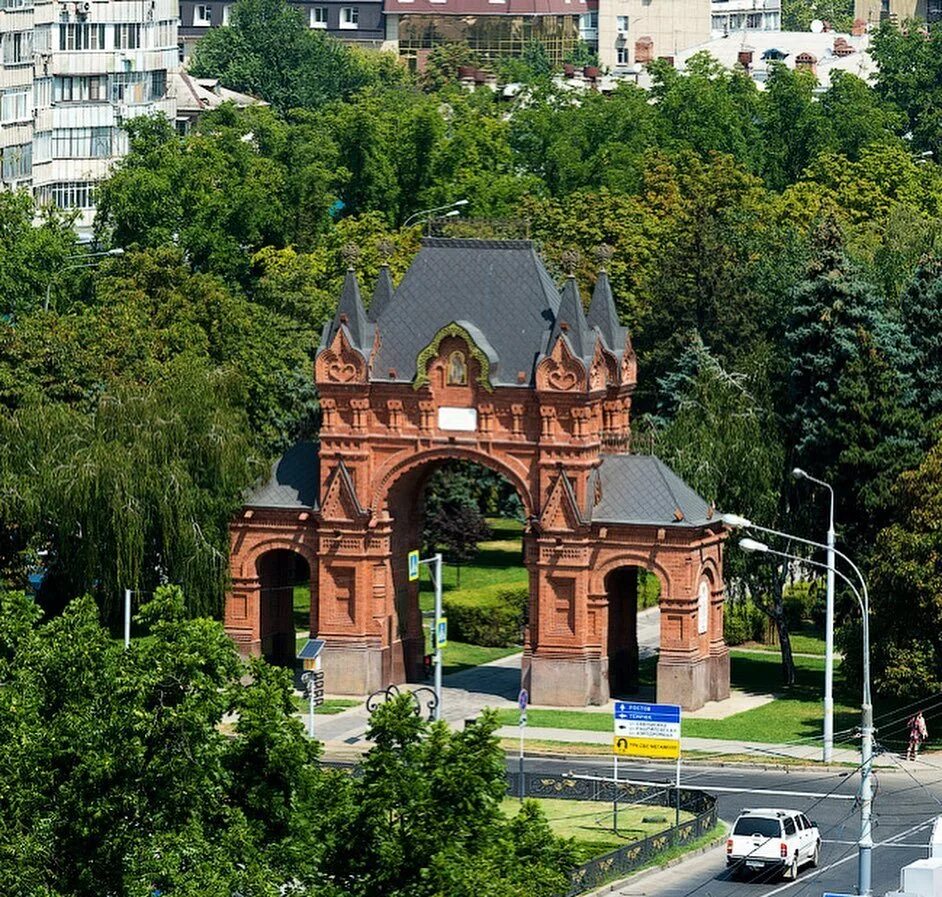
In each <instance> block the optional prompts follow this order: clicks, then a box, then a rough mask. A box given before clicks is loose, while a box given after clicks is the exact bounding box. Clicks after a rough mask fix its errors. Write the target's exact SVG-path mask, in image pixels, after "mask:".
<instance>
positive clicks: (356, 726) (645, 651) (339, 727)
mask: <svg viewBox="0 0 942 897" xmlns="http://www.w3.org/2000/svg"><path fill="white" fill-rule="evenodd" d="M659 638H660V612H659V611H658V608H656V607H653V608H649V609H648V610H645V611H641V612H640V613H639V614H638V653H639V655H640V657H641V658H642V659H643V658H646V657H650V656H652V655H653V654H655V653H656V652H657V649H658V643H659ZM522 656H523V655H522V654H513V655H511V656H509V657H502V658H500V659H499V660H495V661H492V662H491V663H486V664H482V665H481V666H477V667H473V668H471V669H467V670H462V671H460V672H458V673H453V674H452V675H450V676H445V677H444V679H443V683H442V684H443V694H442V706H443V719H445V721H446V722H448V723H449V724H450V725H452V726H453V727H455V728H461V727H462V726H463V725H464V723H465V721H466V720H468V719H473V718H474V717H476V716H478V715H479V714H480V713H481V711H482V710H483V709H484V708H485V707H493V708H495V709H505V708H516V706H517V695H518V694H519V691H520V661H521V658H522ZM645 697H646V696H645V695H643V694H642V695H639V698H640V699H642V700H644V699H645ZM647 697H649V698H650V699H653V695H650V696H647ZM772 700H774V698H773V696H772V695H770V694H753V693H749V692H742V691H735V690H734V691H733V693H732V694H731V696H730V698H729V700H726V701H714V702H711V703H709V704H707V705H706V706H705V707H702V708H701V709H700V710H697V711H694V712H690V713H685V714H684V717H685V718H686V719H725V718H727V717H729V716H733V715H734V714H737V713H742V712H743V711H746V710H752V709H754V708H756V707H761V706H762V705H763V704H767V703H769V702H770V701H772ZM611 703H612V702H609V703H608V704H607V705H602V706H598V707H586V708H583V709H584V710H585V711H587V712H595V713H602V714H609V715H610V714H611V712H612V706H611ZM531 709H560V708H542V707H541V706H540V705H537V704H532V705H531ZM568 709H572V708H568ZM304 719H305V722H306V721H307V715H306V714H305V715H304ZM368 725H369V714H368V713H367V712H366V707H365V706H364V705H360V706H358V707H354V708H351V709H350V710H346V711H344V712H343V713H338V714H335V715H331V716H318V717H317V718H316V719H315V734H316V735H317V738H319V739H320V740H321V741H323V742H325V744H326V747H327V750H328V751H329V752H338V751H343V750H350V749H351V748H352V749H354V750H356V749H362V748H363V747H364V746H365V745H366V730H367V727H368ZM497 734H498V735H499V736H500V737H502V738H517V737H518V736H519V734H520V730H519V728H518V727H517V726H504V727H502V728H500V729H499V730H498V732H497ZM526 737H527V739H528V740H533V741H558V742H570V743H571V742H580V743H582V744H593V745H595V744H597V745H602V744H610V743H611V739H612V734H611V733H610V732H605V731H602V732H591V731H586V730H583V729H563V728H549V727H545V728H544V727H535V726H528V727H527V731H526ZM683 746H684V749H685V750H690V751H702V752H704V753H709V754H715V755H717V759H721V758H722V756H723V755H731V754H739V755H741V754H749V755H751V756H754V757H755V758H756V759H757V760H761V759H766V760H768V761H769V762H774V761H775V760H776V759H777V758H779V759H780V758H782V757H787V758H790V759H798V760H808V761H809V762H817V761H819V760H820V757H821V749H820V748H819V747H814V746H808V745H789V744H762V743H759V742H733V741H723V740H720V739H716V738H684V741H683ZM834 759H835V761H836V762H838V763H857V762H858V760H859V753H858V752H857V751H856V750H853V749H839V750H835V751H834ZM875 762H876V765H881V766H894V765H898V762H899V761H898V760H897V759H896V758H895V757H889V756H881V757H878V758H877V759H876V761H875Z"/></svg>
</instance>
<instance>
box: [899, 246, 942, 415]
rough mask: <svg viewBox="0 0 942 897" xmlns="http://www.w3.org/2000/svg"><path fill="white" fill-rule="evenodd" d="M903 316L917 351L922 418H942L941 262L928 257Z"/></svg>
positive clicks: (906, 297)
mask: <svg viewBox="0 0 942 897" xmlns="http://www.w3.org/2000/svg"><path fill="white" fill-rule="evenodd" d="M900 314H901V318H902V323H903V327H904V328H905V330H906V334H907V335H908V337H909V339H910V341H911V343H912V346H913V350H914V353H915V355H914V359H913V367H912V375H913V381H914V383H915V387H916V404H917V407H918V408H919V409H920V411H921V412H922V414H923V415H924V416H925V417H926V418H927V419H928V418H935V417H938V416H939V415H940V414H942V344H940V341H939V335H940V334H942V259H940V258H939V256H937V255H929V256H926V257H925V258H924V259H923V260H922V262H921V263H920V264H919V267H918V268H917V269H916V272H915V274H914V275H913V278H912V281H911V282H910V284H909V286H908V287H907V288H906V290H905V291H904V292H903V295H902V297H901V300H900Z"/></svg>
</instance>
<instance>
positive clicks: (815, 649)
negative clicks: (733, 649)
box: [742, 626, 824, 657]
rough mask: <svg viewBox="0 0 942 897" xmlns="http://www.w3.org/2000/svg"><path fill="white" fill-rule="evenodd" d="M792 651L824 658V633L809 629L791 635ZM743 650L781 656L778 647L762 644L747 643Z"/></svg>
mask: <svg viewBox="0 0 942 897" xmlns="http://www.w3.org/2000/svg"><path fill="white" fill-rule="evenodd" d="M790 641H791V643H792V651H794V652H795V653H796V654H816V655H820V656H821V657H823V656H824V633H823V632H822V631H821V630H818V629H814V628H812V627H810V626H809V627H807V628H804V629H800V630H797V631H795V632H792V633H790ZM742 647H743V648H749V649H751V650H755V651H768V652H770V653H772V654H780V652H781V649H780V648H779V646H778V645H764V644H762V643H760V642H746V644H744V645H742Z"/></svg>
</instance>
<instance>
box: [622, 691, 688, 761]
mask: <svg viewBox="0 0 942 897" xmlns="http://www.w3.org/2000/svg"><path fill="white" fill-rule="evenodd" d="M612 716H613V725H614V737H613V739H612V751H613V753H615V754H617V755H619V756H622V757H649V758H653V759H669V760H676V759H677V758H678V757H679V756H680V707H678V706H677V705H676V704H643V703H639V702H634V701H616V702H615V707H614V710H613V713H612Z"/></svg>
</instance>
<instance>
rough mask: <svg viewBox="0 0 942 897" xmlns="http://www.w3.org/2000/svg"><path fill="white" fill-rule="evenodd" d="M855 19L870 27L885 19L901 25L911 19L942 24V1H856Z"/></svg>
mask: <svg viewBox="0 0 942 897" xmlns="http://www.w3.org/2000/svg"><path fill="white" fill-rule="evenodd" d="M854 18H855V19H856V20H857V21H859V22H862V23H865V24H866V25H868V26H870V27H873V26H875V25H879V24H880V22H882V21H883V20H884V19H889V20H890V21H893V22H896V23H897V24H899V25H902V24H903V23H904V22H907V21H909V20H910V19H917V20H920V21H923V22H928V23H929V24H932V23H933V22H942V0H855V2H854Z"/></svg>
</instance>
